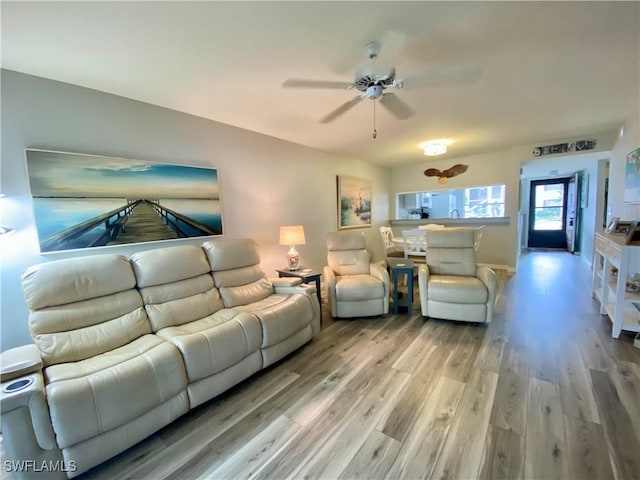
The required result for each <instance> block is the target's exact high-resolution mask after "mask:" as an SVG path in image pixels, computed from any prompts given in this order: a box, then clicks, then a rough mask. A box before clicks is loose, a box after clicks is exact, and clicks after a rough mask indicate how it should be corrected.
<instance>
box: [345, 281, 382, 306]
mask: <svg viewBox="0 0 640 480" xmlns="http://www.w3.org/2000/svg"><path fill="white" fill-rule="evenodd" d="M383 297H384V283H383V282H382V281H380V279H378V278H376V277H374V276H372V275H344V276H340V277H336V300H337V301H339V302H351V301H360V300H371V299H373V298H383Z"/></svg>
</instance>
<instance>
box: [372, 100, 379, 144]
mask: <svg viewBox="0 0 640 480" xmlns="http://www.w3.org/2000/svg"><path fill="white" fill-rule="evenodd" d="M377 136H378V132H377V130H376V101H375V100H374V101H373V139H374V140H375V139H376V137H377Z"/></svg>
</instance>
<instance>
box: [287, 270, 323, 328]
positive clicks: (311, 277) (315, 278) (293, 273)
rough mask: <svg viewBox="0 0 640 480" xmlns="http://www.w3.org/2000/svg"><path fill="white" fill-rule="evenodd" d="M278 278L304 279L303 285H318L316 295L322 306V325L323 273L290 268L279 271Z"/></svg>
mask: <svg viewBox="0 0 640 480" xmlns="http://www.w3.org/2000/svg"><path fill="white" fill-rule="evenodd" d="M276 272H278V277H280V278H282V277H296V278H300V279H302V282H303V283H311V282H315V283H316V295H317V296H318V303H319V304H320V324H322V294H321V293H320V277H322V273H320V272H314V271H313V270H311V269H310V268H304V267H300V268H299V269H298V270H289V269H288V268H282V269H277V270H276Z"/></svg>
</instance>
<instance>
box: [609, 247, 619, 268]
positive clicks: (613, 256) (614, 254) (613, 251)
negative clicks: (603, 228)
mask: <svg viewBox="0 0 640 480" xmlns="http://www.w3.org/2000/svg"><path fill="white" fill-rule="evenodd" d="M607 256H608V257H609V259H610V260H611V263H612V264H613V265H615V266H616V268H618V269H619V268H620V258H621V257H622V249H621V248H620V247H619V246H618V245H616V244H615V243H609V246H608V251H607Z"/></svg>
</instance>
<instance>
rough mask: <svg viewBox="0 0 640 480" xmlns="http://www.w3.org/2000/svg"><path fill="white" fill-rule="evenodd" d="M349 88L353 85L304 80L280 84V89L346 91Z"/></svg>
mask: <svg viewBox="0 0 640 480" xmlns="http://www.w3.org/2000/svg"><path fill="white" fill-rule="evenodd" d="M351 87H353V83H348V82H333V81H324V80H306V79H304V78H290V79H289V80H286V81H285V82H284V83H283V84H282V88H328V89H334V90H347V89H349V88H351Z"/></svg>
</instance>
